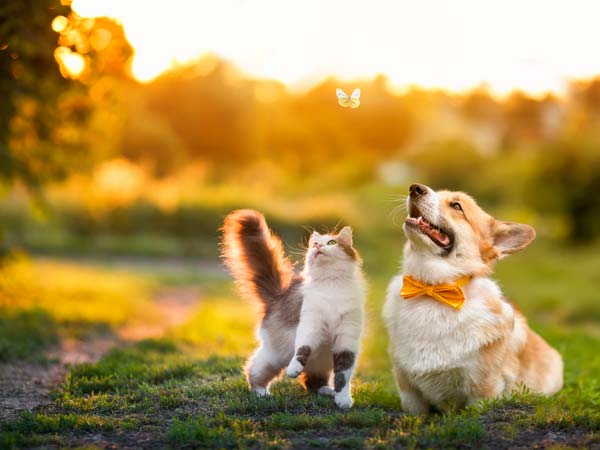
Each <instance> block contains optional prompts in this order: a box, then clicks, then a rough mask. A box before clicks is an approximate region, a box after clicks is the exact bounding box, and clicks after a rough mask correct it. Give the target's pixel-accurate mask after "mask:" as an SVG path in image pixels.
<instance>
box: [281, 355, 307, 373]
mask: <svg viewBox="0 0 600 450" xmlns="http://www.w3.org/2000/svg"><path fill="white" fill-rule="evenodd" d="M303 370H304V366H303V365H302V364H300V362H299V361H298V360H297V359H296V358H294V359H292V361H291V362H290V364H289V366H287V369H285V373H286V375H287V376H288V377H290V378H296V377H297V376H298V375H300V374H301V373H302V371H303Z"/></svg>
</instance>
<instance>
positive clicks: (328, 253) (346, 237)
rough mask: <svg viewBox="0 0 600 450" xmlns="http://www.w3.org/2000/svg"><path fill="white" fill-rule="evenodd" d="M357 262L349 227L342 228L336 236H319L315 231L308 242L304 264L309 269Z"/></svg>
mask: <svg viewBox="0 0 600 450" xmlns="http://www.w3.org/2000/svg"><path fill="white" fill-rule="evenodd" d="M358 260H359V259H358V253H357V252H356V250H354V248H353V247H352V229H351V228H350V227H344V228H343V229H342V230H341V231H340V232H339V233H338V234H320V233H317V232H316V231H315V232H313V234H312V235H311V237H310V240H309V241H308V251H307V253H306V263H307V265H308V266H309V267H326V266H328V265H331V264H344V263H354V262H357V261H358Z"/></svg>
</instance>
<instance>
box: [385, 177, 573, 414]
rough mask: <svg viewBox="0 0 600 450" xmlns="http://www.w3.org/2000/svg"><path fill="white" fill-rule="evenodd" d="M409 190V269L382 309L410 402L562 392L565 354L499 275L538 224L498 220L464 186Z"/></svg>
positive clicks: (414, 409) (452, 405) (417, 406)
mask: <svg viewBox="0 0 600 450" xmlns="http://www.w3.org/2000/svg"><path fill="white" fill-rule="evenodd" d="M409 191H410V195H409V196H408V199H407V207H408V216H407V218H406V221H405V222H404V225H403V229H404V233H405V234H406V236H407V238H408V240H407V243H406V245H405V248H404V260H403V270H402V274H401V275H398V276H396V277H395V278H393V279H392V281H391V282H390V284H389V286H388V290H387V296H386V301H385V305H384V308H383V319H384V321H385V324H386V328H387V331H388V334H389V339H390V344H389V352H390V357H391V359H392V364H393V371H394V377H395V379H396V385H397V387H398V391H399V393H400V398H401V401H402V408H403V409H404V410H405V411H406V412H407V413H410V414H426V413H428V412H430V411H431V409H432V407H434V408H436V409H438V410H439V411H449V410H456V409H459V408H462V407H464V406H468V405H471V404H473V403H476V402H478V401H480V400H482V399H489V398H498V397H502V396H509V395H510V394H511V393H512V392H513V391H514V390H515V389H517V388H519V387H520V386H525V387H526V388H528V389H529V390H530V391H532V392H534V393H539V394H543V395H551V394H554V393H556V392H558V391H559V390H560V389H561V388H562V384H563V362H562V358H561V356H560V354H559V353H558V352H557V351H556V350H555V349H554V348H552V347H551V346H550V345H549V344H548V343H546V341H544V340H543V339H542V338H541V337H540V336H539V335H538V334H536V333H535V332H534V331H532V330H531V329H530V328H529V326H528V325H527V321H526V319H525V317H524V316H523V314H522V313H521V312H520V311H519V310H518V309H517V308H516V307H515V306H514V305H513V304H512V303H511V302H510V301H508V300H507V299H506V298H505V297H504V296H503V294H502V291H501V290H500V288H499V287H498V285H497V284H496V282H494V281H493V280H492V279H491V278H490V275H491V274H492V270H493V266H494V263H495V262H496V261H497V260H499V259H502V258H504V257H506V256H508V255H510V254H513V253H515V252H518V251H520V250H522V249H524V248H525V247H527V246H528V245H529V244H531V243H532V242H533V240H534V239H535V236H536V233H535V230H534V229H533V228H532V227H530V226H529V225H524V224H519V223H514V222H505V221H500V220H496V219H495V218H494V217H492V216H491V215H489V214H487V213H486V212H485V211H484V210H483V209H481V208H480V207H479V206H478V205H477V203H476V202H475V200H473V198H471V197H470V196H469V195H467V194H465V193H463V192H451V191H437V192H436V191H434V190H433V189H431V188H430V187H428V186H425V185H422V184H413V185H411V186H410V189H409Z"/></svg>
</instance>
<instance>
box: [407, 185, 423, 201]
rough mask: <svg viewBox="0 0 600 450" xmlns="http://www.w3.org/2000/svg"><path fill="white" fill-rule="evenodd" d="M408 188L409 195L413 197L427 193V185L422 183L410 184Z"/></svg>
mask: <svg viewBox="0 0 600 450" xmlns="http://www.w3.org/2000/svg"><path fill="white" fill-rule="evenodd" d="M408 190H409V192H410V196H411V197H413V198H414V197H420V196H422V195H425V194H427V186H425V185H424V184H418V183H415V184H411V185H410V187H409V188H408Z"/></svg>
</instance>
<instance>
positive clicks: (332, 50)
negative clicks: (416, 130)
mask: <svg viewBox="0 0 600 450" xmlns="http://www.w3.org/2000/svg"><path fill="white" fill-rule="evenodd" d="M167 6H168V7H167ZM73 8H74V10H75V11H76V12H77V13H78V14H80V15H82V16H85V17H96V16H102V15H106V16H109V17H113V18H116V19H117V20H119V21H120V22H121V23H122V24H123V26H124V29H125V33H126V36H127V38H128V39H129V41H130V42H131V44H132V46H133V47H134V49H135V56H134V59H133V67H132V70H133V75H134V76H135V77H136V78H137V79H138V80H140V81H149V80H152V79H153V78H154V77H156V76H157V75H159V74H160V73H162V72H163V71H165V70H167V69H169V68H170V67H172V66H174V65H177V64H181V63H184V62H187V61H190V60H193V59H196V58H198V57H200V56H202V55H204V54H206V53H214V54H216V55H218V56H219V57H222V58H225V59H228V60H231V61H232V62H233V63H234V64H235V65H236V66H238V67H239V68H240V69H241V70H242V71H243V72H244V73H246V74H248V75H251V76H255V77H260V78H272V79H277V80H281V81H283V82H285V83H287V84H288V85H291V86H292V87H296V88H303V87H307V86H310V85H312V84H314V83H315V82H318V81H320V80H321V79H323V78H324V77H326V76H329V75H335V76H337V77H339V78H341V79H342V80H350V79H356V78H371V77H374V76H376V75H377V74H379V73H383V74H386V75H387V76H389V78H390V81H391V84H392V85H393V86H395V87H396V88H403V87H406V86H409V85H412V84H417V85H419V86H422V87H428V88H437V87H440V88H445V89H449V90H453V91H462V90H465V89H468V88H472V87H474V86H478V85H481V84H484V83H485V84H486V85H488V86H490V88H491V90H492V91H493V92H495V93H498V94H505V93H508V92H510V91H511V90H513V89H523V90H526V91H528V92H530V93H532V94H541V93H544V92H546V91H554V92H557V93H560V92H561V91H563V90H564V87H565V82H566V81H567V80H568V79H571V78H582V77H590V76H593V75H595V74H598V73H600V58H597V57H595V55H596V53H597V51H596V43H597V42H600V27H597V26H596V20H597V17H599V16H600V3H598V2H595V1H593V0H572V1H566V0H561V1H556V2H547V1H543V0H530V1H528V2H523V1H519V0H504V1H501V2H500V1H498V2H473V1H470V0H454V1H452V2H439V1H435V0H422V1H420V2H412V1H409V0H398V1H393V2H392V1H386V0H374V1H372V2H369V3H365V2H359V1H357V0H350V1H343V0H330V1H328V2H322V1H319V0H305V1H303V2H294V3H290V2H281V1H278V0H256V1H247V0H219V1H216V0H215V1H203V2H191V1H186V0H172V1H171V2H169V3H168V5H167V4H165V3H164V2H158V1H144V2H142V1H136V0H130V1H120V0H102V1H100V0H74V1H73Z"/></svg>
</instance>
